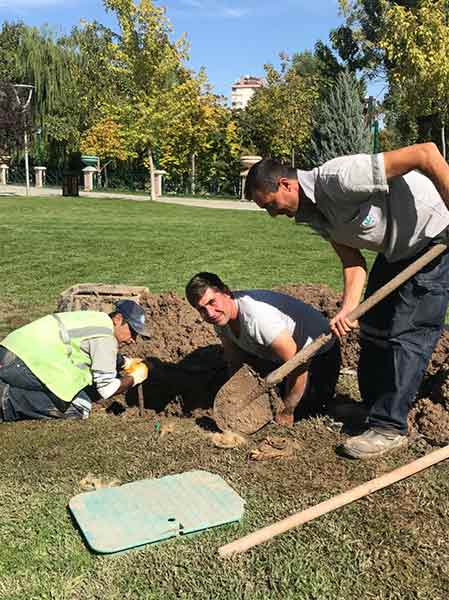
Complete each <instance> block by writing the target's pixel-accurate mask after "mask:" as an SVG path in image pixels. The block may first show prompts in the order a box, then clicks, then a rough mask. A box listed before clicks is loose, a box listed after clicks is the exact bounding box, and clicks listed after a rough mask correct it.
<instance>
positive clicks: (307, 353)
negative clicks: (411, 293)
mask: <svg viewBox="0 0 449 600" xmlns="http://www.w3.org/2000/svg"><path fill="white" fill-rule="evenodd" d="M446 249H447V245H446V244H435V245H434V246H432V247H431V248H430V250H427V252H425V253H424V254H423V255H422V256H420V257H419V258H418V259H417V260H415V261H414V262H412V263H411V264H410V265H409V266H408V267H407V268H406V269H404V270H403V271H401V272H400V273H399V274H398V275H396V277H393V279H392V280H391V281H389V282H388V283H386V284H385V285H383V286H382V287H381V288H379V289H378V290H377V291H376V292H374V294H372V295H371V296H370V297H369V298H367V299H366V300H364V301H363V302H362V303H361V304H359V305H358V306H357V307H356V308H355V309H354V310H352V311H351V312H350V313H349V315H348V319H349V320H350V321H357V319H359V318H360V317H361V316H362V315H364V314H365V313H366V312H367V311H368V310H369V309H370V308H372V307H373V306H375V305H376V304H377V303H378V302H380V301H381V300H383V299H384V298H385V297H386V296H388V294H391V292H393V291H394V290H395V289H397V288H398V287H399V286H400V285H402V284H403V283H404V282H405V281H407V279H410V277H413V275H415V273H417V272H418V271H420V270H421V269H422V268H423V267H425V266H426V265H427V264H428V263H430V262H431V261H432V260H433V259H434V258H436V257H437V256H439V255H440V254H442V253H443V252H444V251H445V250H446ZM332 337H333V334H332V333H328V334H324V333H323V335H320V336H319V337H317V338H316V340H314V341H313V342H312V343H311V344H309V345H308V346H307V347H306V348H304V350H301V351H300V352H298V354H295V356H293V358H291V359H290V360H288V361H287V362H285V363H284V364H283V365H281V366H280V367H279V368H277V369H276V370H275V371H272V372H271V373H270V374H269V375H268V376H267V377H266V378H265V384H266V385H267V387H272V386H273V385H276V384H278V383H279V382H281V381H282V380H283V379H284V377H285V376H286V375H288V374H289V373H291V371H293V369H296V367H299V366H300V365H303V364H304V363H306V362H307V361H308V360H309V359H310V358H312V356H314V355H315V354H316V352H318V350H320V349H321V348H322V347H323V346H325V345H326V344H327V343H328V342H329V341H330V340H331V339H332Z"/></svg>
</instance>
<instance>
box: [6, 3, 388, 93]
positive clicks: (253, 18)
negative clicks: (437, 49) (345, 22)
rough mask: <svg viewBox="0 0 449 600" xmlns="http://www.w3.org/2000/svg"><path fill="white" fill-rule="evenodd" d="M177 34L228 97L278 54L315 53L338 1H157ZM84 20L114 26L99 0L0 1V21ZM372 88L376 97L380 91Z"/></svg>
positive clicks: (335, 17) (65, 28)
mask: <svg viewBox="0 0 449 600" xmlns="http://www.w3.org/2000/svg"><path fill="white" fill-rule="evenodd" d="M155 4H157V5H158V6H163V7H165V9H166V15H167V17H168V19H169V20H170V22H171V24H172V26H173V29H174V36H175V38H178V37H180V36H181V34H183V33H186V34H187V38H188V40H189V43H190V63H189V65H190V66H191V67H192V68H193V69H194V70H195V71H198V70H199V68H200V67H205V69H206V73H207V76H208V79H209V82H210V83H211V84H212V86H213V89H214V92H215V93H217V94H222V95H224V96H227V97H228V98H229V97H230V92H231V85H232V83H233V82H234V81H236V80H238V79H239V78H240V76H242V75H255V76H259V77H260V76H263V73H264V70H263V65H264V64H265V63H272V64H275V65H278V64H279V53H280V52H287V53H288V54H290V55H291V54H293V53H294V52H300V51H302V50H313V47H314V44H315V42H316V41H317V40H320V39H321V40H323V41H325V42H327V41H328V36H329V32H330V30H331V29H332V28H334V27H336V26H338V25H339V24H341V23H342V18H341V17H340V16H339V14H338V3H337V0H278V1H277V2H276V0H159V1H156V2H155ZM80 19H84V20H87V21H93V20H97V21H99V22H101V23H103V24H104V25H107V26H109V27H111V28H113V29H114V28H115V21H114V18H113V16H112V15H111V14H110V13H106V12H105V10H104V8H103V4H102V2H101V0H0V21H5V20H7V21H17V20H20V21H23V22H24V23H26V24H27V25H36V26H41V25H44V24H46V23H47V24H49V25H50V26H51V27H52V28H54V29H56V31H59V32H64V33H67V32H69V31H70V29H71V27H72V26H74V25H77V24H78V23H79V22H80ZM373 90H374V91H372V90H370V93H376V91H377V88H373Z"/></svg>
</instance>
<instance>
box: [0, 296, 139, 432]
mask: <svg viewBox="0 0 449 600" xmlns="http://www.w3.org/2000/svg"><path fill="white" fill-rule="evenodd" d="M139 334H140V335H144V336H145V335H146V330H145V314H144V311H143V308H142V307H141V306H139V305H138V304H137V303H136V302H134V301H132V300H120V301H119V302H117V303H116V304H115V310H114V312H112V313H111V314H109V315H107V314H106V313H103V312H98V311H91V310H81V311H74V312H63V313H56V314H52V315H47V316H45V317H42V318H41V319H37V320H36V321H33V322H32V323H29V324H28V325H25V326H24V327H20V328H19V329H16V330H15V331H13V332H12V333H10V334H9V335H8V336H7V337H6V338H4V339H3V340H2V341H1V342H0V422H1V421H18V420H22V419H52V418H59V419H61V418H71V419H86V418H87V417H88V416H89V414H90V411H91V408H92V400H91V397H92V395H93V394H92V392H91V390H92V388H91V386H92V387H93V388H96V391H97V392H98V395H99V396H100V398H102V399H106V398H110V397H111V396H113V395H115V394H122V393H124V392H126V391H127V390H129V389H130V388H131V387H133V386H135V385H137V384H139V383H142V382H143V381H145V379H146V378H147V377H148V367H147V365H146V364H145V362H143V361H141V360H140V359H131V358H125V357H122V356H121V355H120V354H119V353H118V349H119V345H120V346H121V345H129V344H132V343H133V342H134V340H135V339H136V337H137V335H139ZM118 370H120V371H121V372H122V373H123V375H122V376H120V375H119V373H118ZM89 388H90V390H89ZM88 392H90V393H88Z"/></svg>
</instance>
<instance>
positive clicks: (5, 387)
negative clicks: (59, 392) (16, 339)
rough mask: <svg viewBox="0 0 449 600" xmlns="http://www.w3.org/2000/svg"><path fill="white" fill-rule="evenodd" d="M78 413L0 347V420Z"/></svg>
mask: <svg viewBox="0 0 449 600" xmlns="http://www.w3.org/2000/svg"><path fill="white" fill-rule="evenodd" d="M82 416H83V415H82V412H81V411H80V410H79V409H78V408H77V407H76V406H74V405H72V404H67V403H66V402H64V401H63V400H61V399H60V398H58V397H57V396H55V394H53V392H51V391H50V390H49V389H48V388H47V387H46V386H45V385H44V384H43V383H42V382H41V381H40V380H39V379H38V378H37V377H36V376H35V375H34V374H33V373H32V372H31V371H30V369H29V368H28V367H27V366H26V364H25V363H24V362H23V361H22V360H21V359H20V358H18V357H17V356H16V355H15V354H13V353H12V352H10V351H9V350H7V349H6V348H4V347H2V346H0V421H19V420H22V419H81V418H82Z"/></svg>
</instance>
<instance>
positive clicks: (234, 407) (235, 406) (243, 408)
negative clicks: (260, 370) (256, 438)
mask: <svg viewBox="0 0 449 600" xmlns="http://www.w3.org/2000/svg"><path fill="white" fill-rule="evenodd" d="M277 403H278V401H277V400H276V397H275V395H274V394H273V392H271V391H270V390H267V389H266V386H265V385H264V383H263V380H262V379H261V378H260V377H259V376H258V375H257V374H256V373H255V371H254V370H253V369H251V367H249V366H248V365H244V366H243V367H242V368H241V369H239V370H238V371H237V373H235V374H234V375H233V376H232V377H231V378H230V379H229V381H227V382H226V383H225V384H224V386H223V387H222V388H221V389H220V390H219V391H218V393H217V395H216V396H215V402H214V419H215V422H216V424H217V425H218V427H219V428H220V429H221V430H222V431H228V430H230V431H235V432H238V433H244V434H251V433H255V432H256V431H258V430H259V429H261V428H262V427H264V426H265V425H267V424H268V423H269V422H270V421H271V420H272V419H273V417H274V412H275V411H276V409H277Z"/></svg>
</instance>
